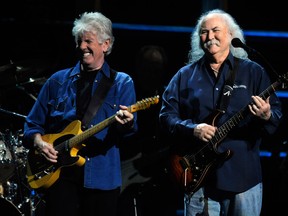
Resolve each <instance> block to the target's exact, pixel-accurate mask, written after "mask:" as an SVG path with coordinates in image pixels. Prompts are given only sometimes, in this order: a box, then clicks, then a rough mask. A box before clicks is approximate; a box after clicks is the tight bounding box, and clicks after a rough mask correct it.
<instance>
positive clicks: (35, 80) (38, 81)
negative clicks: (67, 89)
mask: <svg viewBox="0 0 288 216" xmlns="http://www.w3.org/2000/svg"><path fill="white" fill-rule="evenodd" d="M46 80H47V78H46V77H40V78H31V77H30V78H29V80H28V81H26V82H22V83H19V84H17V85H18V86H25V85H28V84H31V83H32V84H37V85H42V84H44V82H45V81H46Z"/></svg>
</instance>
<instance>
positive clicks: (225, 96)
mask: <svg viewBox="0 0 288 216" xmlns="http://www.w3.org/2000/svg"><path fill="white" fill-rule="evenodd" d="M234 62H235V64H234V68H233V69H230V73H229V76H228V77H227V79H226V81H225V85H224V88H223V91H222V96H221V103H220V110H222V111H226V109H227V107H228V104H229V100H230V97H231V94H232V92H233V84H234V81H235V77H236V72H237V70H238V65H239V59H238V58H235V57H234Z"/></svg>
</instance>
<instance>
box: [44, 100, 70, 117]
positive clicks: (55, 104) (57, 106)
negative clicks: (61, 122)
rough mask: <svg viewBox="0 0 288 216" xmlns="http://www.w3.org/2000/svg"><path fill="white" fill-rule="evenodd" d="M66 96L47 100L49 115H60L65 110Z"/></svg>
mask: <svg viewBox="0 0 288 216" xmlns="http://www.w3.org/2000/svg"><path fill="white" fill-rule="evenodd" d="M67 101H68V96H63V97H59V98H56V99H52V100H50V101H49V103H48V105H49V109H50V115H51V116H52V117H58V118H59V117H60V116H61V117H62V116H63V115H64V113H65V111H66V106H67Z"/></svg>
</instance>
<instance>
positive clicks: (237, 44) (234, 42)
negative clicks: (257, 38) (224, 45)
mask: <svg viewBox="0 0 288 216" xmlns="http://www.w3.org/2000/svg"><path fill="white" fill-rule="evenodd" d="M231 43H232V45H233V47H235V48H237V47H241V48H243V49H244V50H245V51H246V52H248V53H258V52H257V51H256V50H255V49H253V48H251V47H249V46H247V45H246V44H244V43H243V42H242V41H241V40H240V39H239V38H233V39H232V41H231Z"/></svg>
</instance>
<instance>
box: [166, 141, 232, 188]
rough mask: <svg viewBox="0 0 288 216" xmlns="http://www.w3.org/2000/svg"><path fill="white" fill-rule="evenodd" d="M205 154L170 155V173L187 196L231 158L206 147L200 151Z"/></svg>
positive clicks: (226, 152) (228, 151) (227, 154)
mask: <svg viewBox="0 0 288 216" xmlns="http://www.w3.org/2000/svg"><path fill="white" fill-rule="evenodd" d="M201 150H203V151H204V152H205V154H203V155H200V154H189V155H184V156H180V155H177V154H175V155H172V156H171V159H170V160H171V167H170V169H171V172H172V174H173V178H174V180H175V181H176V182H177V183H178V185H179V186H180V189H181V190H183V191H184V192H185V193H187V194H191V193H194V192H195V191H197V190H198V189H199V188H200V187H201V186H202V185H203V184H204V182H205V180H206V176H208V175H209V174H210V172H212V171H213V170H214V169H215V168H216V167H218V166H219V165H221V164H222V163H223V162H224V161H226V160H227V159H228V158H229V157H230V156H231V151H230V150H227V151H225V152H223V153H219V152H217V151H216V150H215V148H214V147H208V145H206V146H205V147H204V149H201Z"/></svg>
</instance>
